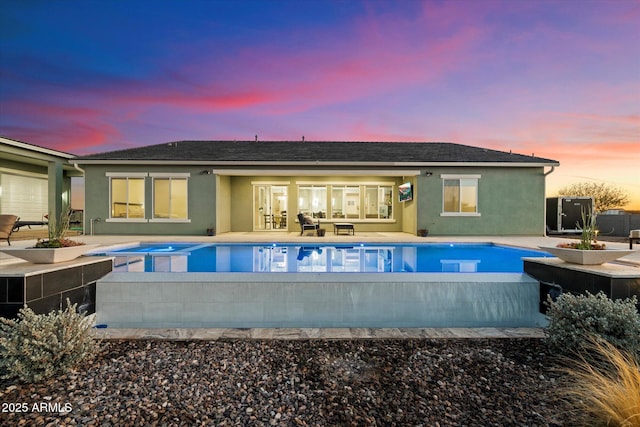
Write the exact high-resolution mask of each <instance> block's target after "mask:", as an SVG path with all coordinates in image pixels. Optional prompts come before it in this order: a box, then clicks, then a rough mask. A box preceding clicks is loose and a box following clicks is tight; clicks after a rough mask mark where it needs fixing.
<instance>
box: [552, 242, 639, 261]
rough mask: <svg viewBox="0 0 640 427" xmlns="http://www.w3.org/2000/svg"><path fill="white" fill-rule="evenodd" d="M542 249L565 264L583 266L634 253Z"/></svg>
mask: <svg viewBox="0 0 640 427" xmlns="http://www.w3.org/2000/svg"><path fill="white" fill-rule="evenodd" d="M540 249H542V250H543V251H545V252H549V253H550V254H552V255H554V256H556V257H558V258H560V259H561V260H563V261H565V262H568V263H571V264H581V265H599V264H604V263H607V262H611V261H615V260H616V259H618V258H622V257H623V256H626V255H629V254H632V253H633V252H634V251H631V250H626V249H603V250H584V249H571V248H558V247H542V246H540Z"/></svg>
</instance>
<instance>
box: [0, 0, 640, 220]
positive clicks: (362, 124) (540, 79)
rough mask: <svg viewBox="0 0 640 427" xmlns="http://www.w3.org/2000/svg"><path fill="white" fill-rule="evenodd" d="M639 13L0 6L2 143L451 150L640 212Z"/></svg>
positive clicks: (472, 4) (506, 6) (600, 7)
mask: <svg viewBox="0 0 640 427" xmlns="http://www.w3.org/2000/svg"><path fill="white" fill-rule="evenodd" d="M639 22H640V0H609V1H578V0H564V1H563V0H559V1H527V0H514V1H483V0H478V1H471V0H468V1H465V0H457V1H417V0H403V1H385V0H378V1H355V0H342V1H330V0H325V1H312V0H295V1H286V0H272V1H268V0H260V1H249V0H238V1H231V0H228V1H200V0H197V1H196V0H191V1H178V0H175V1H168V0H153V1H143V0H132V1H106V0H105V1H87V0H84V1H73V0H69V1H29V0H4V1H3V2H2V5H1V6H0V135H2V136H5V137H8V138H13V139H17V140H20V141H24V142H28V143H32V144H37V145H41V146H44V147H48V148H53V149H56V150H61V151H65V152H70V153H73V154H89V153H96V152H102V151H111V150H116V149H122V148H129V147H135V146H141V145H151V144H158V143H162V142H168V141H175V140H185V139H203V140H217V139H231V140H233V139H238V140H240V139H246V140H251V139H253V138H254V135H256V134H257V135H258V136H259V138H260V139H261V140H299V139H301V138H302V136H303V135H304V137H305V139H306V140H339V141H341V140H352V141H444V142H454V143H459V144H466V145H474V146H481V147H487V148H493V149H498V150H505V151H509V150H513V151H514V152H517V153H522V154H532V153H533V154H535V155H536V156H540V157H546V158H550V159H554V160H558V161H559V162H560V164H561V166H560V167H559V168H556V171H555V172H554V173H552V174H551V175H550V176H549V177H548V193H549V195H554V194H555V191H556V190H557V189H558V188H559V187H561V186H564V185H567V184H571V183H574V182H604V183H607V184H611V185H614V186H617V187H619V188H621V189H623V190H624V191H626V192H628V193H629V194H630V195H631V198H632V202H631V203H630V204H629V205H627V206H626V208H628V209H640V25H639V24H638V23H639Z"/></svg>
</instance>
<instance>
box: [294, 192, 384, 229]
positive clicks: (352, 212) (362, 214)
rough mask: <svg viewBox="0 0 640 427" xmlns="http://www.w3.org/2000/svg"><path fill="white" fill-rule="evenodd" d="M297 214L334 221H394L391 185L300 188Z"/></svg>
mask: <svg viewBox="0 0 640 427" xmlns="http://www.w3.org/2000/svg"><path fill="white" fill-rule="evenodd" d="M304 184H306V183H304ZM327 195H329V199H328V200H327ZM298 211H299V212H301V213H303V214H305V215H312V216H313V217H315V218H329V219H333V220H335V221H337V222H340V220H343V219H344V220H350V219H353V220H367V219H369V220H381V219H393V184H391V183H389V184H388V185H383V184H378V183H375V182H372V183H361V184H355V185H350V184H328V185H315V184H308V185H299V186H298Z"/></svg>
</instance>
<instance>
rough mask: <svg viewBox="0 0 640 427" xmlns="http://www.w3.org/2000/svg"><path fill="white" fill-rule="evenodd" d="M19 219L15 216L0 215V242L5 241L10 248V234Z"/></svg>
mask: <svg viewBox="0 0 640 427" xmlns="http://www.w3.org/2000/svg"><path fill="white" fill-rule="evenodd" d="M19 219H20V218H18V217H17V216H15V215H0V240H6V241H7V243H8V244H9V246H11V233H13V230H14V228H15V226H16V223H17V222H18V220H19Z"/></svg>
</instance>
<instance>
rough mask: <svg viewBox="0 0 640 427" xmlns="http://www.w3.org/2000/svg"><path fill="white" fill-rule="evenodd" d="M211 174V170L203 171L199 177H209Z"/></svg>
mask: <svg viewBox="0 0 640 427" xmlns="http://www.w3.org/2000/svg"><path fill="white" fill-rule="evenodd" d="M212 173H213V171H212V170H211V169H205V170H203V171H202V172H200V175H211V174H212Z"/></svg>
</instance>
